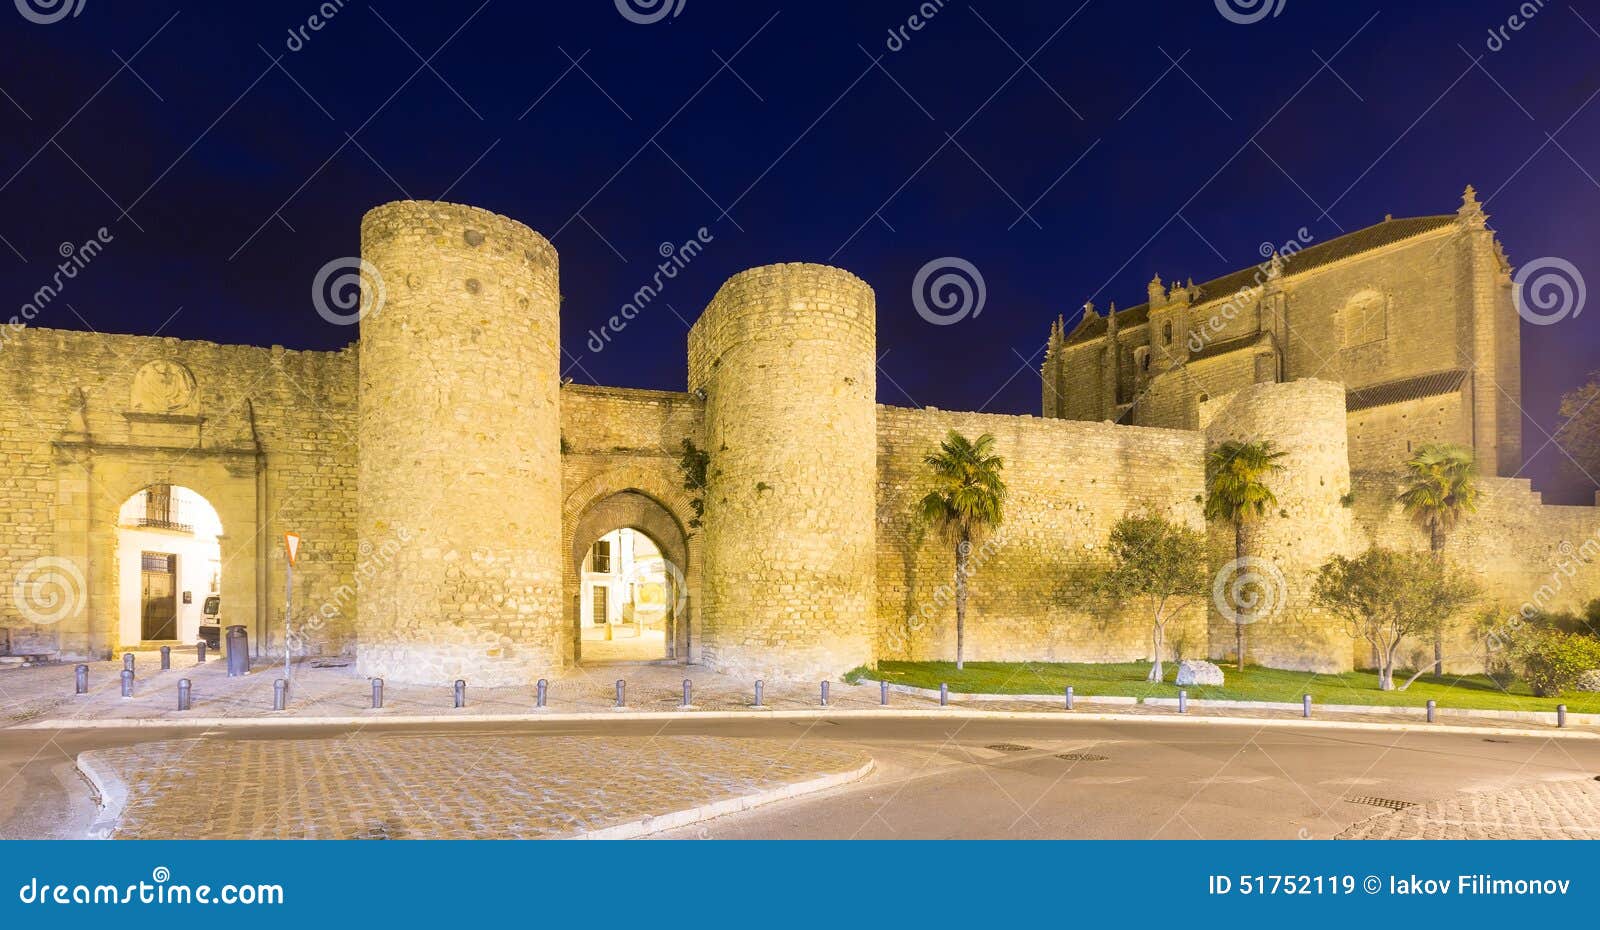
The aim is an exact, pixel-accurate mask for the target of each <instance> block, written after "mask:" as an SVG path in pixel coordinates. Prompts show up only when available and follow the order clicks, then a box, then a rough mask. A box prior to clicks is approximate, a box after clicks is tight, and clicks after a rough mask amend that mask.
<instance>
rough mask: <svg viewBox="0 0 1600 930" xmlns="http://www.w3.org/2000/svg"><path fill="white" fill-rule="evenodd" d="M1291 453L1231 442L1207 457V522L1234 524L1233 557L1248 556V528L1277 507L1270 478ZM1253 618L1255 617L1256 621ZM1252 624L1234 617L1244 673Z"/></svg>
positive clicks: (1269, 444) (1265, 445)
mask: <svg viewBox="0 0 1600 930" xmlns="http://www.w3.org/2000/svg"><path fill="white" fill-rule="evenodd" d="M1286 454H1287V453H1286V452H1284V451H1282V450H1280V449H1276V448H1274V447H1273V445H1272V441H1271V440H1262V441H1260V442H1240V441H1239V440H1237V439H1230V440H1228V441H1227V442H1224V443H1222V444H1221V445H1219V446H1217V447H1216V448H1215V449H1212V450H1211V452H1210V454H1209V455H1207V456H1206V519H1208V520H1226V521H1228V522H1229V523H1231V524H1233V558H1234V561H1235V562H1240V561H1242V560H1243V559H1244V557H1245V548H1246V545H1245V544H1246V541H1247V536H1248V526H1249V524H1250V522H1251V521H1253V520H1255V519H1256V518H1258V517H1261V516H1264V515H1265V514H1266V512H1267V508H1269V507H1276V506H1277V505H1278V498H1277V497H1275V496H1274V495H1273V493H1272V489H1271V488H1269V487H1267V485H1266V480H1265V479H1266V477H1267V476H1268V475H1270V474H1272V473H1274V472H1279V471H1282V470H1283V466H1282V465H1279V464H1278V459H1280V458H1283V457H1284V456H1285V455H1286ZM1252 619H1253V618H1252ZM1247 622H1249V621H1247V620H1245V618H1243V617H1240V616H1238V615H1237V614H1236V615H1235V616H1234V624H1233V641H1234V649H1235V652H1237V653H1238V657H1239V670H1240V671H1243V670H1244V627H1245V623H1247Z"/></svg>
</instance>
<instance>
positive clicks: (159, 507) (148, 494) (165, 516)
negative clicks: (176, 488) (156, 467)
mask: <svg viewBox="0 0 1600 930" xmlns="http://www.w3.org/2000/svg"><path fill="white" fill-rule="evenodd" d="M130 503H131V504H132V506H131V507H130V508H129V510H128V511H124V523H125V524H126V525H128V526H136V527H139V528H141V529H157V530H173V531H174V532H179V533H193V532H194V524H195V515H194V514H190V513H187V511H188V510H190V509H191V507H192V506H193V504H192V503H191V502H189V501H185V500H184V499H183V498H182V497H179V496H177V495H174V494H173V493H172V486H171V485H153V486H151V487H148V488H145V489H144V490H143V491H140V492H139V494H138V495H136V496H135V498H134V499H133V500H132V501H131V502H130Z"/></svg>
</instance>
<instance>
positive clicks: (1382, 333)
mask: <svg viewBox="0 0 1600 930" xmlns="http://www.w3.org/2000/svg"><path fill="white" fill-rule="evenodd" d="M1340 315H1341V316H1343V317H1344V344H1345V346H1346V347H1351V346H1364V345H1367V344H1369V343H1373V342H1382V341H1383V340H1384V338H1385V337H1386V336H1388V333H1389V298H1388V297H1386V296H1384V295H1383V294H1380V293H1378V292H1377V291H1372V290H1367V291H1362V292H1361V293H1359V294H1357V295H1355V296H1354V297H1352V298H1350V300H1349V302H1347V303H1346V304H1345V305H1344V310H1343V311H1341V314H1340Z"/></svg>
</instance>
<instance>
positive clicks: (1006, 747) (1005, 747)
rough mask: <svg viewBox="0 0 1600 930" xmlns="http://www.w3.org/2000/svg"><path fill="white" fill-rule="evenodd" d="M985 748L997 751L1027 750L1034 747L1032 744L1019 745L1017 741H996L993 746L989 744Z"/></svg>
mask: <svg viewBox="0 0 1600 930" xmlns="http://www.w3.org/2000/svg"><path fill="white" fill-rule="evenodd" d="M984 748H986V749H993V750H994V751H995V752H1027V751H1028V750H1030V749H1032V748H1033V747H1032V746H1019V745H1018V744H1016V743H995V744H994V745H993V746H987V747H984Z"/></svg>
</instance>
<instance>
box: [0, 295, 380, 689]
mask: <svg viewBox="0 0 1600 930" xmlns="http://www.w3.org/2000/svg"><path fill="white" fill-rule="evenodd" d="M308 312H309V311H308ZM0 372H3V377H0V579H3V583H4V585H5V588H6V593H5V596H3V597H0V628H7V629H9V630H11V631H12V632H11V636H10V637H9V638H10V639H11V645H12V648H13V649H14V650H22V651H28V652H35V651H36V652H46V653H49V652H54V653H58V654H59V655H60V656H61V657H62V658H76V657H83V656H98V657H104V656H108V655H110V654H112V653H113V652H114V651H116V650H118V649H121V648H123V647H126V646H131V645H136V643H129V642H124V641H122V639H121V635H120V623H119V621H120V617H119V606H118V592H117V585H118V582H117V578H118V573H117V565H116V551H117V547H116V521H117V514H118V510H119V509H120V507H121V505H122V503H123V502H124V501H126V500H127V499H128V498H129V497H131V496H132V495H133V494H135V493H137V492H138V491H140V490H142V489H143V488H145V487H148V486H149V485H151V484H158V483H170V484H176V485H181V486H184V487H188V488H190V489H192V490H194V491H196V492H198V493H199V494H200V495H202V496H203V497H205V498H206V500H207V501H208V502H209V503H210V504H211V505H212V506H213V507H214V508H215V509H216V510H217V511H218V513H219V515H220V516H221V518H222V522H223V534H224V535H223V539H222V557H223V572H222V585H221V592H222V621H223V622H224V623H225V624H232V623H239V624H243V625H244V626H245V627H246V628H247V629H248V630H249V632H250V635H251V639H252V642H253V643H255V645H256V646H257V647H258V648H260V647H262V646H263V645H265V646H266V647H267V648H268V649H269V650H270V651H277V650H281V648H282V643H283V637H282V628H283V627H282V623H283V597H282V592H283V582H284V559H283V551H282V549H283V547H282V543H281V541H280V540H281V539H282V534H283V533H284V532H287V531H293V532H297V533H300V534H301V535H302V536H303V537H304V539H305V543H304V547H303V549H302V551H301V555H300V563H299V566H298V568H297V570H296V578H295V580H296V595H297V596H296V603H297V611H296V612H297V616H299V617H300V618H302V619H304V618H306V617H307V616H308V614H309V613H310V612H312V611H316V612H318V613H321V606H322V605H323V604H327V603H338V604H340V605H349V606H344V607H341V608H339V609H334V610H332V611H329V612H328V615H327V616H323V617H322V618H321V619H320V621H319V622H317V623H314V624H312V623H309V622H308V623H306V624H305V633H306V636H305V639H304V644H305V648H306V649H307V650H308V651H310V652H312V653H335V654H336V653H342V652H349V651H350V650H351V649H352V648H353V644H354V624H353V619H352V617H351V615H350V610H352V609H353V605H350V600H349V598H348V597H346V596H345V595H344V594H343V593H342V592H344V591H346V590H347V589H349V588H351V587H352V586H353V585H354V583H355V575H354V571H355V565H356V563H357V561H358V552H357V546H356V538H355V519H356V466H355V463H356V423H355V405H356V358H355V353H354V352H353V351H349V350H346V351H343V352H293V351H285V350H284V349H283V348H282V347H273V348H257V347H251V346H234V345H218V344H216V343H211V342H200V341H186V340H178V339H171V338H158V337H148V336H124V335H110V334H100V333H80V332H68V331H63V330H50V329H32V328H30V329H23V330H21V331H19V332H16V333H13V334H12V335H11V337H10V338H9V339H8V341H7V343H6V345H5V347H4V349H3V350H0ZM151 385H155V388H154V389H153V388H152V387H151ZM42 558H60V559H65V560H67V561H68V562H69V563H71V565H72V566H74V568H75V570H76V573H77V575H78V576H80V579H74V580H73V583H72V585H71V586H70V587H71V590H69V591H66V592H64V594H65V596H66V598H67V603H68V604H69V605H73V609H71V610H70V611H69V612H68V614H67V615H66V616H63V617H62V618H61V619H59V620H58V621H56V622H54V623H52V624H50V625H48V626H39V625H35V624H32V623H29V622H28V618H27V617H25V616H23V615H22V614H21V613H20V612H19V610H18V608H17V605H16V603H15V599H14V598H13V597H12V596H11V594H12V592H13V589H14V587H15V585H16V584H17V582H19V581H21V580H24V579H21V578H20V576H21V575H22V574H23V573H24V572H26V571H28V570H30V569H29V566H30V565H34V564H35V560H37V559H42ZM79 580H81V583H78V581H79ZM203 593H204V592H196V595H197V596H199V595H200V594H203Z"/></svg>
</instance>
